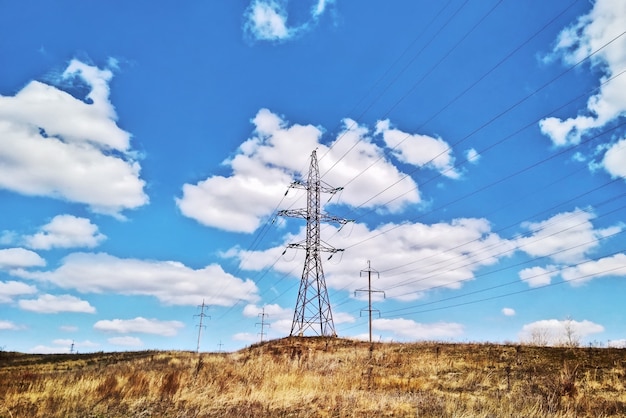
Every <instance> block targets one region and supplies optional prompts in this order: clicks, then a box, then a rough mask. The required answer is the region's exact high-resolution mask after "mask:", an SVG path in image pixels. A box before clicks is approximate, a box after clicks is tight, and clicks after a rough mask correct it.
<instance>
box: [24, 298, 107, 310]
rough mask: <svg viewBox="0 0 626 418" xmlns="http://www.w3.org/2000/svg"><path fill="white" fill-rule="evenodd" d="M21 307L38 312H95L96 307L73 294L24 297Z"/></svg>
mask: <svg viewBox="0 0 626 418" xmlns="http://www.w3.org/2000/svg"><path fill="white" fill-rule="evenodd" d="M18 304H19V307H20V308H21V309H23V310H25V311H31V312H37V313H46V314H50V313H59V312H82V313H95V312H96V308H94V307H93V306H91V304H90V303H89V302H87V301H85V300H82V299H79V298H77V297H75V296H72V295H60V296H55V295H48V294H46V295H41V296H39V297H38V298H37V299H22V300H20V301H19V302H18Z"/></svg>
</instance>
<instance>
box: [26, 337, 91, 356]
mask: <svg viewBox="0 0 626 418" xmlns="http://www.w3.org/2000/svg"><path fill="white" fill-rule="evenodd" d="M52 344H55V345H53V346H48V345H38V346H35V347H33V348H31V349H30V350H28V351H29V352H30V353H32V354H57V353H69V352H70V350H71V348H72V346H74V349H75V350H76V351H78V349H79V348H92V349H93V348H97V347H99V346H100V344H98V343H94V342H92V341H89V340H85V341H74V340H68V339H57V340H54V341H52Z"/></svg>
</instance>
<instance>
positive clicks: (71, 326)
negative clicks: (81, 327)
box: [59, 325, 78, 332]
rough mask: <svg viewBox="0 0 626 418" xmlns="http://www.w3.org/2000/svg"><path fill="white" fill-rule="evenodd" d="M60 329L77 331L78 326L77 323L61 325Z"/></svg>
mask: <svg viewBox="0 0 626 418" xmlns="http://www.w3.org/2000/svg"><path fill="white" fill-rule="evenodd" d="M59 329H60V330H61V331H63V332H77V331H78V327H77V326H75V325H61V326H60V327H59Z"/></svg>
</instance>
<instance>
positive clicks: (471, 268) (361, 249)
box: [230, 219, 515, 301]
mask: <svg viewBox="0 0 626 418" xmlns="http://www.w3.org/2000/svg"><path fill="white" fill-rule="evenodd" d="M324 233H325V234H327V236H333V245H334V246H335V247H336V248H344V249H346V248H347V249H348V250H346V251H345V252H344V253H343V254H342V255H341V257H342V259H341V263H332V262H330V263H325V265H324V271H325V273H326V283H327V285H328V287H330V288H334V289H345V288H358V287H360V286H359V284H358V282H355V276H354V272H355V271H357V272H358V271H360V270H362V269H363V268H364V267H365V266H364V265H363V260H368V259H369V260H373V262H374V264H373V266H374V267H375V268H376V269H377V270H379V271H385V273H384V274H381V275H380V278H377V279H376V280H375V282H374V283H373V286H374V287H377V288H380V289H385V293H386V296H387V298H392V299H398V300H404V301H408V300H415V299H418V298H420V297H422V296H423V295H424V293H425V292H427V291H428V290H430V289H432V288H436V287H445V288H452V289H458V288H460V287H461V286H462V284H463V282H464V281H468V280H472V279H473V278H474V272H475V271H476V270H478V269H480V268H481V267H483V266H486V265H493V264H494V263H496V262H497V261H498V260H499V259H500V258H501V257H505V256H507V255H509V254H511V253H512V252H513V251H514V249H515V247H514V244H513V243H512V242H509V241H507V240H504V239H502V238H500V237H499V236H498V235H497V234H494V233H492V232H491V227H490V224H489V222H487V221H486V220H484V219H455V220H453V221H452V222H450V223H443V222H442V223H437V224H432V225H427V224H422V223H415V224H408V223H406V224H384V225H380V226H379V227H377V228H375V229H370V228H368V227H367V226H366V225H364V224H359V223H357V224H354V225H350V227H349V228H347V230H344V231H342V232H338V231H337V229H336V228H334V227H332V226H327V227H325V228H324ZM303 238H304V230H302V231H300V233H299V234H298V235H296V236H291V235H287V236H286V237H285V242H284V243H283V244H282V245H279V246H276V247H274V248H270V249H267V250H263V251H243V250H238V249H233V250H232V251H231V252H230V255H231V256H234V257H237V258H239V259H240V267H241V268H243V269H246V270H263V269H265V268H269V267H272V268H274V269H275V270H277V271H280V272H281V273H287V274H289V273H290V272H292V271H293V270H294V264H295V263H297V264H301V263H302V260H301V257H295V258H294V257H289V260H288V259H286V258H281V257H280V256H281V253H282V252H283V251H284V248H285V246H286V245H287V244H289V243H290V242H299V241H301V240H303ZM351 247H354V249H351ZM381 248H384V249H385V253H384V257H381V252H380V249H381ZM277 259H279V261H278V262H276V260H277ZM407 260H411V261H410V262H407ZM399 266H400V267H399ZM298 270H299V269H298Z"/></svg>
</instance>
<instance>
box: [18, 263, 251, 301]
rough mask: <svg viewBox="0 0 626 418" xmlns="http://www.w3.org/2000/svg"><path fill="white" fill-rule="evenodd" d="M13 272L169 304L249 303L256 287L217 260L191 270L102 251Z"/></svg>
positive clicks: (61, 284)
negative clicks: (52, 265) (47, 266)
mask: <svg viewBox="0 0 626 418" xmlns="http://www.w3.org/2000/svg"><path fill="white" fill-rule="evenodd" d="M13 274H14V275H16V276H18V277H22V278H28V279H33V280H39V281H44V282H49V283H53V284H55V285H57V286H59V287H61V288H64V289H75V290H77V291H79V292H83V293H87V292H92V293H105V292H107V293H108V292H111V293H118V294H123V295H147V296H153V297H156V298H157V299H159V300H160V301H161V302H163V303H165V304H169V305H197V304H198V301H201V300H202V299H204V300H205V301H206V303H207V304H209V305H220V306H231V305H233V304H235V303H237V302H238V301H239V300H243V301H248V302H254V301H255V300H256V299H257V298H258V295H257V292H258V289H257V287H256V285H255V284H254V282H252V281H251V280H241V279H239V278H236V277H234V276H232V275H231V274H228V273H226V272H224V270H223V269H222V267H221V266H219V265H218V264H212V265H209V266H206V267H204V268H202V269H197V270H196V269H192V268H190V267H187V266H185V265H184V264H182V263H179V262H176V261H154V260H138V259H131V258H118V257H114V256H112V255H109V254H105V253H97V254H94V253H73V254H70V255H68V256H67V257H65V258H64V259H63V260H62V262H61V266H60V267H58V268H57V269H56V270H52V271H36V272H35V271H26V270H23V269H21V270H15V271H13Z"/></svg>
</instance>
